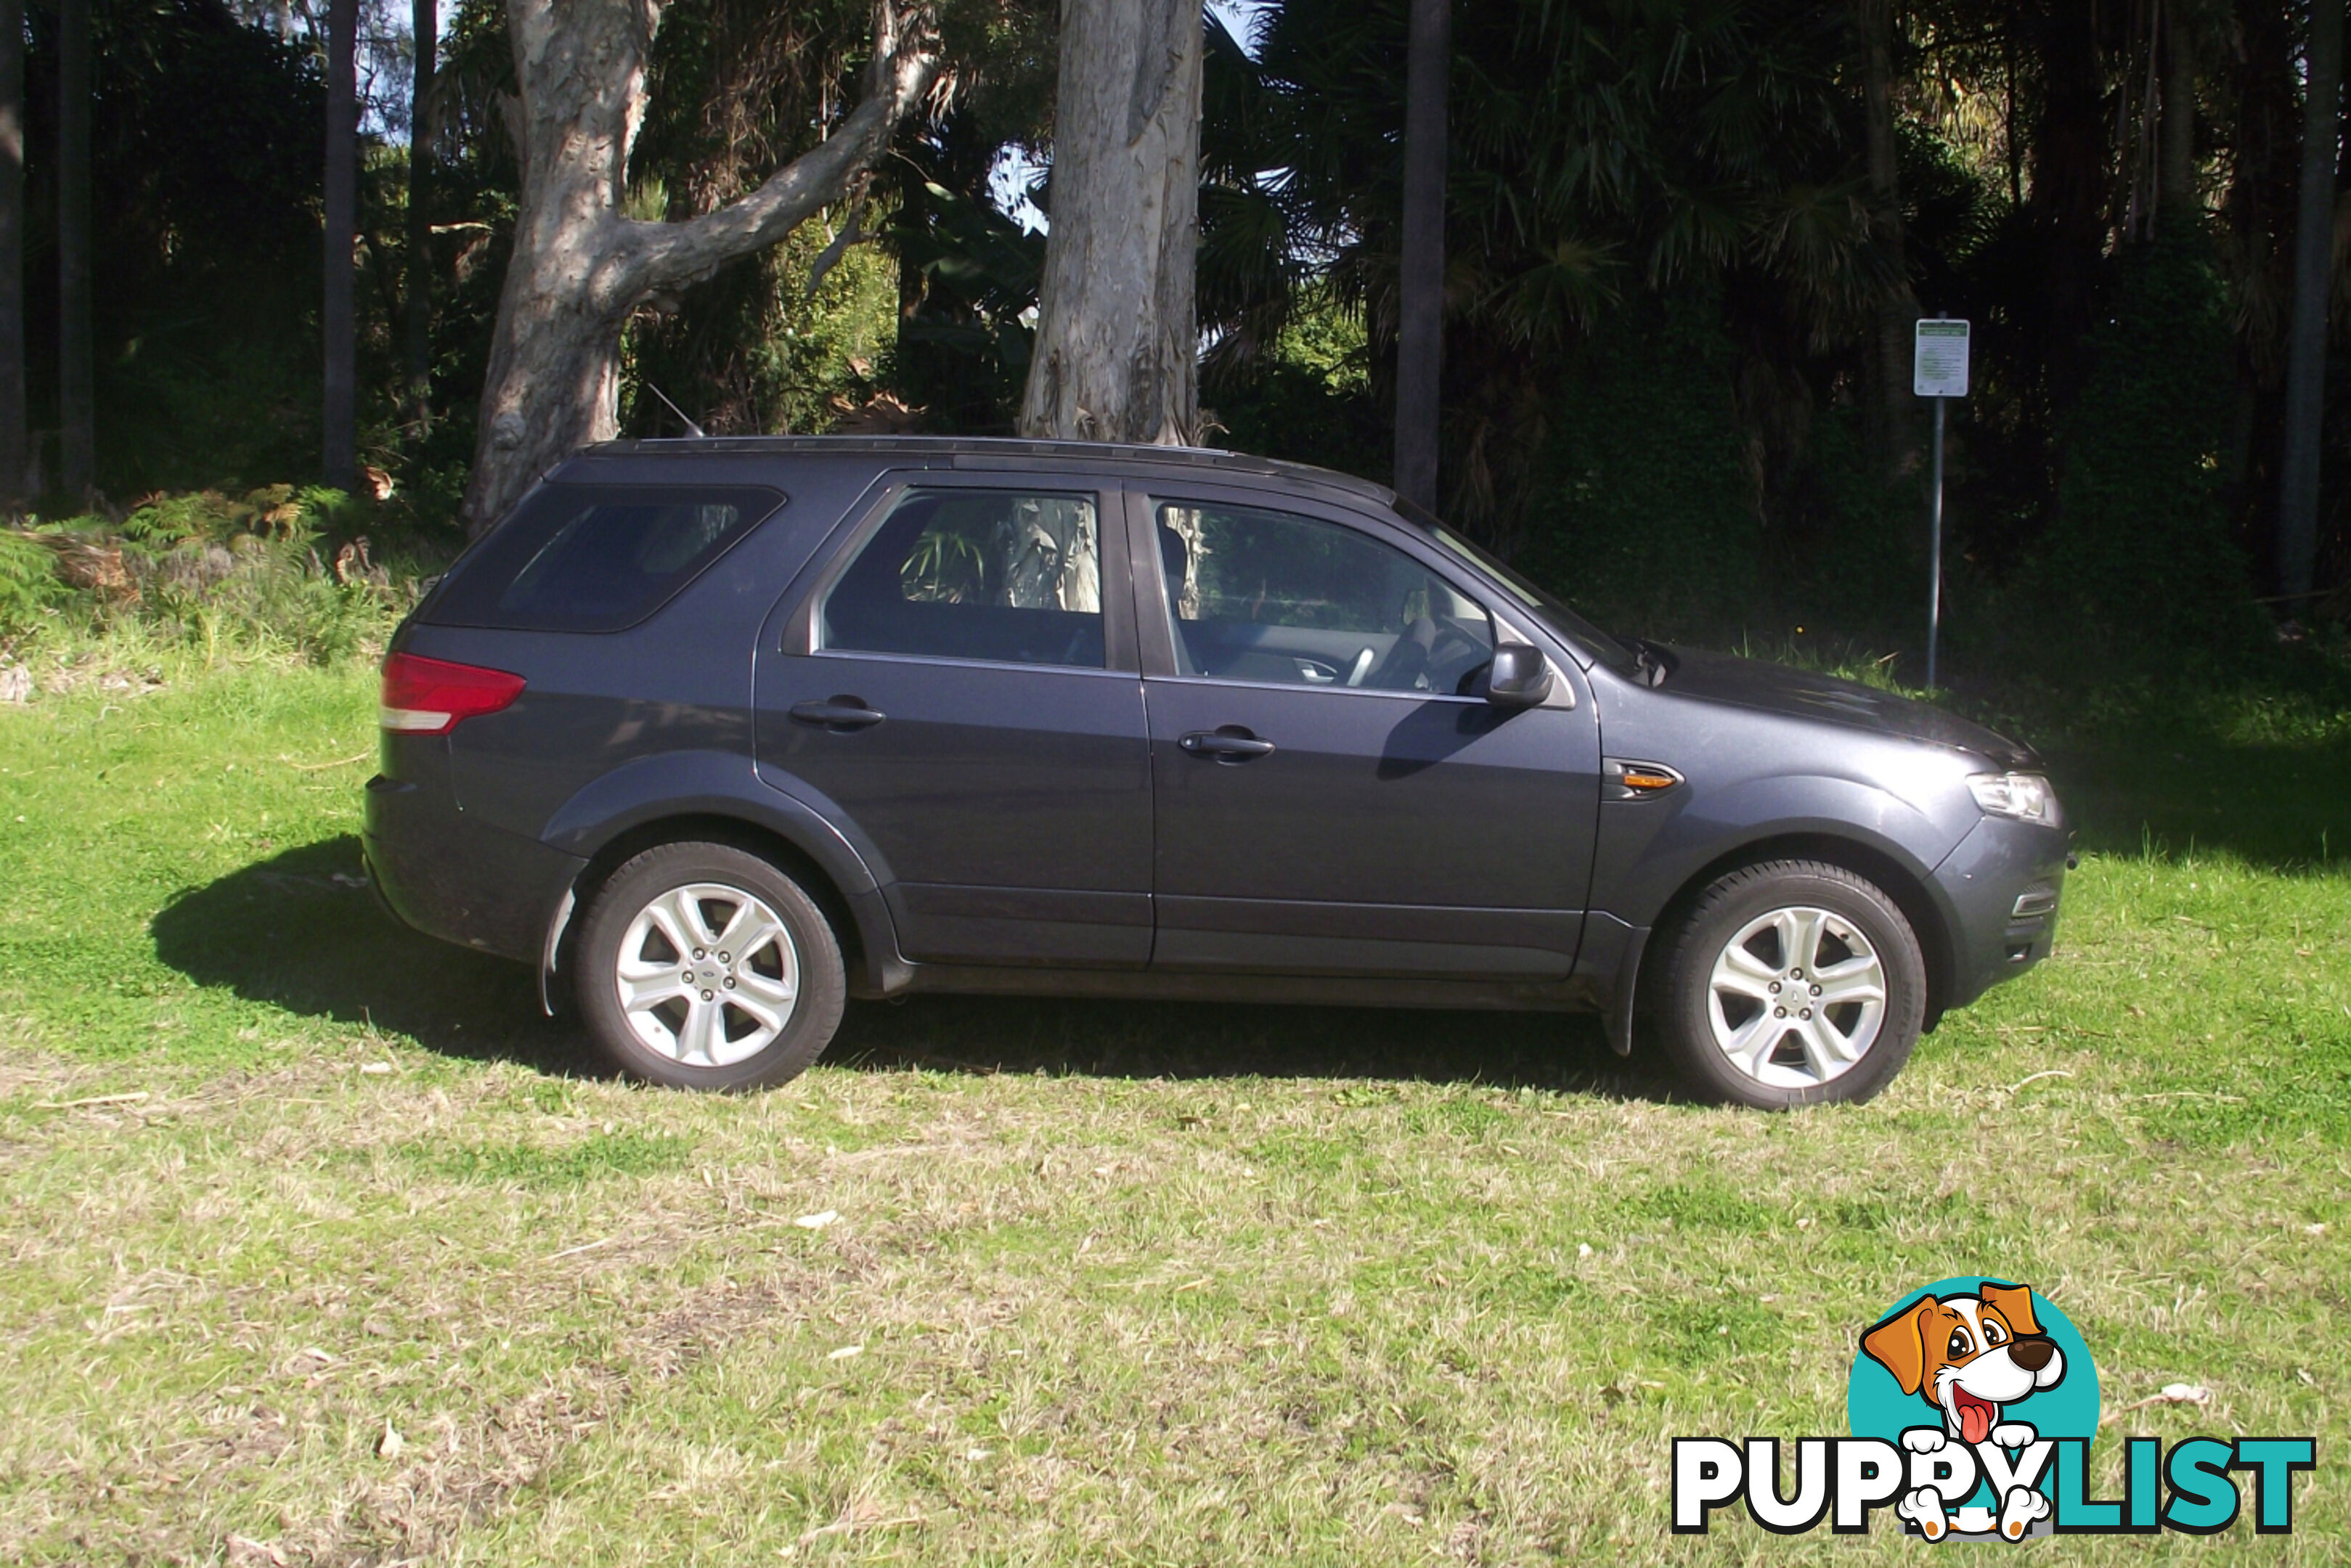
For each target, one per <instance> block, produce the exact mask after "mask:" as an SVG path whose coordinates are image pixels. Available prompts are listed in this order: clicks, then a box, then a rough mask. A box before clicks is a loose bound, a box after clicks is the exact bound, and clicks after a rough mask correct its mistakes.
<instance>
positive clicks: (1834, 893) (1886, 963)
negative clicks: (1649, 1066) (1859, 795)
mask: <svg viewBox="0 0 2351 1568" xmlns="http://www.w3.org/2000/svg"><path fill="white" fill-rule="evenodd" d="M1662 935H1664V936H1665V937H1666V945H1665V949H1664V951H1663V952H1662V953H1661V954H1660V956H1659V958H1660V961H1659V962H1658V964H1657V965H1656V967H1655V968H1653V969H1652V970H1651V971H1650V972H1651V973H1652V974H1653V975H1654V976H1655V977H1656V979H1655V983H1654V984H1653V985H1652V986H1651V987H1649V988H1647V989H1648V991H1649V996H1648V997H1647V998H1646V1000H1647V1003H1648V1006H1647V1008H1646V1014H1647V1016H1648V1019H1649V1023H1650V1028H1651V1031H1652V1033H1653V1034H1654V1035H1655V1036H1656V1040H1657V1041H1658V1043H1659V1044H1660V1045H1661V1046H1662V1047H1663V1048H1664V1050H1665V1052H1666V1054H1667V1056H1668V1057H1669V1058H1670V1059H1671V1060H1672V1061H1673V1063H1674V1065H1675V1067H1676V1068H1677V1069H1678V1070H1679V1071H1680V1072H1681V1074H1682V1077H1683V1078H1684V1079H1685V1080H1686V1081H1687V1082H1688V1083H1689V1084H1690V1086H1691V1087H1692V1088H1694V1089H1696V1090H1698V1092H1701V1093H1703V1094H1705V1095H1706V1096H1707V1097H1708V1098H1709V1099H1716V1100H1728V1101H1732V1102H1735V1103H1739V1104H1742V1105H1752V1106H1755V1107H1757V1108H1759V1109H1762V1110H1785V1109H1788V1108H1790V1107H1792V1106H1796V1105H1816V1104H1823V1103H1833V1102H1837V1101H1851V1102H1859V1101H1864V1100H1866V1099H1868V1098H1869V1097H1870V1096H1871V1095H1873V1094H1875V1093H1876V1092H1878V1091H1879V1090H1880V1089H1882V1088H1884V1087H1885V1086H1886V1083H1887V1082H1889V1081H1890V1080H1891V1079H1892V1078H1893V1077H1894V1075H1895V1074H1896V1072H1898V1071H1901V1070H1902V1064H1903V1063H1904V1062H1905V1061H1908V1060H1909V1057H1910V1051H1911V1048H1912V1047H1913V1046H1915V1045H1916V1044H1917V1041H1918V1032H1919V1030H1920V1028H1921V1026H1922V1025H1923V1024H1924V1022H1925V1019H1926V1012H1927V965H1926V960H1925V957H1924V956H1923V955H1922V954H1921V953H1920V952H1919V948H1918V938H1917V934H1916V933H1915V932H1913V931H1912V930H1911V928H1910V923H1909V921H1908V920H1907V919H1905V918H1904V917H1903V914H1902V911H1901V910H1900V908H1898V907H1897V906H1896V904H1895V903H1894V901H1893V900H1892V899H1891V898H1888V897H1887V896H1886V894H1885V893H1884V892H1883V891H1882V890H1881V889H1879V888H1878V887H1877V886H1876V884H1875V883H1871V882H1869V881H1867V880H1866V879H1865V878H1863V877H1860V876H1857V875H1855V873H1852V872H1849V871H1847V870H1845V869H1844V867H1842V866H1835V865H1829V864H1825V863H1823V862H1818V861H1770V862H1764V863H1763V864H1761V865H1753V866H1747V867H1744V868H1742V869H1741V870H1739V871H1735V872H1732V873H1729V875H1727V876H1724V877H1722V878H1721V879H1720V880H1719V881H1717V882H1716V883H1713V885H1711V886H1709V887H1708V888H1707V890H1706V891H1705V892H1704V893H1702V894H1699V895H1698V901H1697V902H1696V903H1695V904H1692V905H1691V906H1690V909H1689V912H1688V914H1687V915H1684V916H1683V917H1682V919H1681V920H1680V921H1678V922H1677V924H1676V925H1674V926H1673V927H1672V928H1671V929H1670V930H1669V931H1668V932H1666V933H1663V934H1662Z"/></svg>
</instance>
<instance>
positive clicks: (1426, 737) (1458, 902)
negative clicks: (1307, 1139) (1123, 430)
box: [1128, 484, 1600, 981]
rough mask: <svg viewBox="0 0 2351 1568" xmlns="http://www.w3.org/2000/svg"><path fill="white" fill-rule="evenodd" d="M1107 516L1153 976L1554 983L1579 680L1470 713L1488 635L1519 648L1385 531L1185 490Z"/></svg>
mask: <svg viewBox="0 0 2351 1568" xmlns="http://www.w3.org/2000/svg"><path fill="white" fill-rule="evenodd" d="M1128 511H1129V529H1130V538H1129V549H1130V552H1131V554H1132V555H1133V557H1134V560H1135V561H1136V563H1137V570H1136V572H1135V583H1136V600H1137V618H1138V624H1139V626H1140V628H1141V637H1142V643H1141V652H1142V656H1143V660H1144V672H1145V677H1144V700H1145V703H1146V705H1147V706H1148V708H1149V712H1150V721H1151V741H1152V768H1153V794H1154V800H1155V823H1156V827H1155V858H1154V883H1153V886H1154V891H1155V902H1156V906H1157V924H1158V936H1157V941H1156V945H1155V949H1154V955H1153V959H1152V966H1153V967H1154V968H1164V969H1171V970H1176V969H1191V970H1225V971H1254V972H1260V973H1293V974H1326V975H1345V974H1363V975H1377V976H1415V977H1427V978H1458V979H1468V978H1507V979H1519V980H1534V981H1544V980H1557V979H1562V978H1564V977H1566V976H1567V975H1568V973H1569V972H1570V970H1571V969H1572V968H1573V964H1574V960H1575V955H1576V947H1577V944H1578V942H1579V940H1580V937H1581V934H1582V927H1583V904H1584V898H1585V894H1586V893H1587V891H1588V888H1589V883H1590V879H1591V868H1592V847H1593V830H1594V824H1595V819H1596V815H1597V811H1598V804H1599V775H1600V766H1599V765H1600V758H1599V736H1598V727H1597V724H1596V722H1595V719H1594V716H1593V705H1592V703H1591V701H1590V700H1589V693H1588V691H1586V690H1584V689H1583V687H1582V686H1581V672H1580V671H1578V670H1576V669H1575V668H1573V666H1572V664H1570V662H1568V661H1565V660H1562V659H1557V658H1554V659H1553V660H1552V664H1554V666H1555V670H1556V674H1555V678H1554V690H1553V694H1552V698H1551V700H1550V702H1549V704H1547V705H1546V706H1540V707H1534V708H1527V709H1521V710H1516V711H1513V710H1510V709H1506V708H1502V707H1499V706H1493V705H1491V704H1489V703H1487V702H1486V701H1485V700H1484V699H1483V697H1482V695H1478V693H1479V690H1480V688H1479V677H1480V675H1481V674H1482V673H1483V669H1484V666H1485V664H1486V662H1487V661H1488V660H1489V657H1490V654H1491V652H1492V647H1493V644H1494V642H1495V641H1496V639H1497V637H1498V635H1499V636H1507V637H1509V638H1510V640H1523V638H1522V637H1521V636H1520V634H1519V633H1518V632H1516V631H1515V629H1513V628H1511V627H1510V626H1509V625H1508V623H1507V622H1497V621H1496V620H1495V619H1494V618H1493V616H1492V615H1491V613H1490V612H1489V610H1488V608H1487V607H1486V605H1485V604H1483V603H1482V602H1481V601H1479V599H1478V598H1477V597H1476V596H1475V595H1473V594H1471V593H1469V592H1468V591H1464V590H1463V589H1462V588H1461V587H1460V586H1459V584H1458V580H1457V579H1458V575H1460V574H1459V572H1458V567H1448V565H1447V559H1448V558H1447V557H1446V556H1444V555H1443V554H1442V553H1441V552H1440V551H1438V550H1437V549H1436V548H1435V547H1434V546H1432V545H1428V544H1427V543H1426V541H1425V540H1422V541H1416V540H1415V539H1414V538H1412V537H1411V534H1410V530H1408V529H1405V528H1402V527H1401V526H1395V527H1384V526H1381V525H1379V524H1376V523H1374V522H1373V521H1372V520H1371V519H1368V518H1365V517H1361V516H1359V515H1357V514H1355V513H1353V511H1352V510H1350V509H1346V508H1342V507H1335V506H1325V505H1321V504H1317V503H1314V502H1311V501H1306V500H1301V499H1297V498H1294V497H1289V496H1286V495H1279V494H1274V493H1270V492H1265V493H1259V492H1255V491H1252V490H1249V489H1244V488H1239V487H1224V486H1215V485H1207V484H1203V485H1171V486H1167V487H1165V488H1159V489H1153V490H1151V491H1149V492H1148V493H1143V492H1142V491H1140V490H1138V491H1136V492H1134V493H1133V494H1131V496H1130V499H1129V507H1128ZM1570 705H1573V706H1570Z"/></svg>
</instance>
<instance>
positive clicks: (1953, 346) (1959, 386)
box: [1910, 316, 1968, 690]
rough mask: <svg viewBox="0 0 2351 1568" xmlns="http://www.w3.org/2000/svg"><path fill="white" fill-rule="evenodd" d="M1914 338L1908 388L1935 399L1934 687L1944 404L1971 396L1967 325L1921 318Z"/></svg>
mask: <svg viewBox="0 0 2351 1568" xmlns="http://www.w3.org/2000/svg"><path fill="white" fill-rule="evenodd" d="M1916 331H1917V335H1916V336H1915V337H1914V338H1913V339H1912V340H1911V358H1910V391H1911V392H1912V393H1914V394H1915V395H1917V396H1918V397H1928V398H1933V399H1934V400H1935V499H1934V503H1933V506H1932V508H1931V510H1930V511H1929V512H1928V530H1927V535H1928V546H1927V549H1928V568H1927V685H1928V689H1929V690H1932V689H1933V687H1934V685H1935V654H1936V643H1938V641H1939V640H1940V638H1941V635H1942V630H1943V404H1944V402H1946V401H1947V400H1949V399H1950V398H1955V397H1965V396H1967V395H1968V324H1967V323H1966V322H1965V321H1954V320H1951V319H1949V318H1948V317H1942V316H1936V317H1930V318H1924V319H1920V320H1919V322H1918V324H1917V329H1916Z"/></svg>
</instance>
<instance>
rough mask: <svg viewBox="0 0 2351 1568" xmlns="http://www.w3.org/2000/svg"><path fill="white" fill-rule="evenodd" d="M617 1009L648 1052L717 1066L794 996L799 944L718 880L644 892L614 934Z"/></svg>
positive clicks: (768, 1030)
mask: <svg viewBox="0 0 2351 1568" xmlns="http://www.w3.org/2000/svg"><path fill="white" fill-rule="evenodd" d="M613 983H614V986H615V988H617V990H618V993H619V997H620V1002H621V1016H622V1018H623V1019H626V1020H627V1021H628V1026H629V1030H630V1032H632V1034H634V1035H635V1036H636V1038H637V1039H638V1040H640V1041H641V1042H643V1044H644V1046H645V1047H646V1048H647V1049H648V1050H651V1051H657V1052H659V1053H660V1054H661V1055H663V1056H665V1057H668V1058H669V1059H670V1060H671V1061H676V1062H679V1063H681V1064H683V1065H685V1066H692V1067H727V1066H731V1065H733V1064H734V1063H736V1062H738V1061H744V1060H745V1059H747V1058H748V1057H751V1056H755V1055H757V1054H758V1052H760V1051H764V1050H766V1049H767V1047H768V1045H770V1044H771V1043H773V1042H774V1040H775V1039H776V1037H777V1036H778V1035H779V1034H781V1033H783V1031H784V1027H785V1026H786V1025H787V1024H789V1022H790V1021H791V1018H792V1011H793V1009H795V1008H796V1007H797V1006H798V1005H799V986H800V966H799V949H798V948H797V947H795V946H793V943H792V936H791V932H790V931H789V929H787V928H786V926H785V925H784V923H783V921H782V920H781V919H780V918H779V917H778V915H777V914H776V912H775V911H774V910H773V909H771V908H769V907H768V904H766V902H765V901H763V900H761V899H760V898H758V896H756V895H754V894H749V893H746V892H745V891H743V890H742V889H741V888H739V887H729V886H727V885H726V884H725V883H708V882H699V883H687V884H686V885H685V886H683V887H676V888H673V889H671V890H670V891H668V892H666V893H664V894H659V895H658V896H656V897H654V898H653V900H652V901H651V902H649V903H648V904H645V906H644V907H643V908H642V909H640V910H639V911H638V912H637V914H636V915H635V917H634V918H632V920H631V921H630V922H629V925H628V929H627V931H626V932H625V933H624V934H623V935H622V938H621V951H620V957H619V961H618V962H617V963H616V964H615V966H614V971H613Z"/></svg>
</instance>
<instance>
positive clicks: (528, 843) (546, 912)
mask: <svg viewBox="0 0 2351 1568" xmlns="http://www.w3.org/2000/svg"><path fill="white" fill-rule="evenodd" d="M366 800H367V804H366V814H365V820H364V825H363V827H362V829H361V831H360V845H361V849H362V852H363V853H364V854H365V855H366V858H367V871H368V878H369V880H370V881H371V882H372V883H374V884H375V888H376V892H377V894H379V896H381V899H382V900H383V903H384V904H385V906H386V907H387V908H388V909H390V910H391V911H392V914H393V915H394V916H396V917H397V918H398V919H399V920H400V921H402V923H403V924H405V925H410V926H413V927H414V928H415V929H416V930H419V931H422V932H423V933H424V934H425V935H426V936H437V937H439V938H441V939H442V940H443V941H444V942H455V943H456V944H457V945H458V946H464V947H472V948H475V949H477V950H479V951H481V952H485V953H495V954H496V955H498V956H500V957H505V958H514V959H517V960H519V961H521V962H523V963H526V964H534V965H535V964H537V963H538V962H539V961H540V957H541V956H542V953H543V951H544V949H545V946H546V941H547V926H548V922H549V920H550V919H552V918H553V916H554V914H555V910H556V908H557V907H558V905H559V904H561V903H562V901H563V895H564V894H567V893H569V891H570V890H571V887H572V884H573V883H576V882H578V881H579V879H580V873H581V872H582V871H584V870H585V869H586V868H587V865H588V862H586V861H584V860H581V859H580V858H579V857H578V856H576V855H569V854H565V853H564V852H562V851H560V850H556V849H550V848H549V847H548V846H547V845H545V844H542V843H540V842H539V841H538V840H536V839H528V838H524V837H523V836H522V835H520V834H518V833H509V832H507V831H504V830H502V829H498V828H493V827H487V826H485V825H484V824H482V823H480V822H477V821H473V820H472V819H470V818H468V817H467V816H466V815H465V813H464V812H463V811H461V810H458V809H457V805H456V802H455V800H454V799H453V798H452V797H451V796H450V795H449V793H448V792H447V790H446V789H445V788H442V789H435V788H434V786H433V785H431V784H427V783H422V782H413V781H407V780H402V779H393V778H390V777H387V776H385V775H383V774H378V775H377V776H376V777H374V778H373V779H369V780H368V782H367V789H366Z"/></svg>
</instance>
